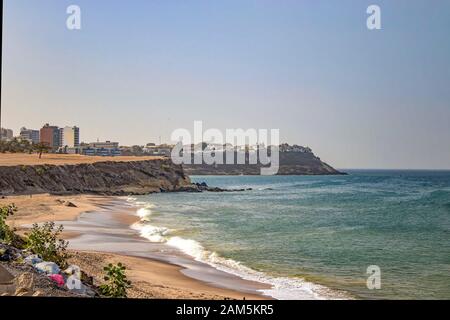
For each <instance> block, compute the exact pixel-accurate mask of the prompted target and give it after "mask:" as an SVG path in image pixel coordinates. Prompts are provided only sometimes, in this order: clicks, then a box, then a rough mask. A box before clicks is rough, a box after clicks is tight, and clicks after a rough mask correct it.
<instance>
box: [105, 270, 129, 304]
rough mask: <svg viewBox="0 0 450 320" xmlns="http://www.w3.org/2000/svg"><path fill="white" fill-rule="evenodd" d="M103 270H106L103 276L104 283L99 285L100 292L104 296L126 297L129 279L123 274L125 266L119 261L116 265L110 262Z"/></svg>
mask: <svg viewBox="0 0 450 320" xmlns="http://www.w3.org/2000/svg"><path fill="white" fill-rule="evenodd" d="M103 270H104V271H105V272H106V276H105V277H104V278H103V279H104V280H105V281H106V283H105V284H103V285H101V286H100V287H99V289H100V293H101V294H102V295H104V296H106V297H112V298H126V297H127V289H128V288H130V287H131V281H129V280H127V276H126V275H125V270H126V267H125V266H124V265H122V264H121V263H120V262H119V263H118V264H117V266H115V265H113V264H112V263H110V264H109V265H108V266H106V267H104V268H103Z"/></svg>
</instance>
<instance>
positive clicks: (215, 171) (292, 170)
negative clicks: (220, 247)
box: [183, 152, 345, 175]
mask: <svg viewBox="0 0 450 320" xmlns="http://www.w3.org/2000/svg"><path fill="white" fill-rule="evenodd" d="M279 156H280V159H279V160H280V166H279V170H278V173H277V174H278V175H340V174H345V173H343V172H340V171H338V170H336V169H334V168H333V167H331V166H330V165H328V164H327V163H325V162H323V161H322V160H320V158H319V157H317V156H316V155H314V153H312V152H280V154H279ZM246 157H247V159H248V156H246ZM235 158H236V155H235ZM261 167H263V166H262V165H261V164H227V165H220V164H219V165H207V164H190V165H183V169H184V171H185V173H186V174H188V175H241V174H243V175H259V174H261Z"/></svg>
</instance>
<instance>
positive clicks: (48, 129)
mask: <svg viewBox="0 0 450 320" xmlns="http://www.w3.org/2000/svg"><path fill="white" fill-rule="evenodd" d="M40 141H41V142H42V143H45V144H46V145H47V146H49V147H50V148H52V149H53V150H57V149H58V148H59V147H60V145H61V142H60V132H59V128H58V127H57V126H51V125H49V124H48V123H46V124H45V125H44V126H43V127H42V128H41V131H40Z"/></svg>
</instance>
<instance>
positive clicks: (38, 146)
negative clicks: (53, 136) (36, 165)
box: [34, 142, 51, 159]
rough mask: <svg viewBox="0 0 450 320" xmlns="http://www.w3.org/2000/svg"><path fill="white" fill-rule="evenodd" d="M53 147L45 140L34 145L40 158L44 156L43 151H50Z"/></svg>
mask: <svg viewBox="0 0 450 320" xmlns="http://www.w3.org/2000/svg"><path fill="white" fill-rule="evenodd" d="M50 149H51V148H50V147H49V146H48V145H47V144H46V143H44V142H39V143H36V144H35V145H34V150H36V151H37V152H38V153H39V159H41V157H42V153H44V152H48V150H50Z"/></svg>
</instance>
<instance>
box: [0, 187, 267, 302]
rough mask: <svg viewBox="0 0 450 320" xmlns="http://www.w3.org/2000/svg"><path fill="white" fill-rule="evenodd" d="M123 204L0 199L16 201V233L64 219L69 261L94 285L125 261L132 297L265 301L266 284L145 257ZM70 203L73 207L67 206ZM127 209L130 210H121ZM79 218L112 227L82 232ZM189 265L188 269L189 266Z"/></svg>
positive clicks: (179, 260) (177, 260) (100, 199)
mask: <svg viewBox="0 0 450 320" xmlns="http://www.w3.org/2000/svg"><path fill="white" fill-rule="evenodd" d="M122 202H124V199H119V198H116V197H105V196H94V195H75V196H54V195H48V194H41V195H33V196H31V197H30V196H10V197H5V198H3V199H0V205H6V204H10V203H14V204H16V206H17V207H18V208H19V210H18V212H17V214H15V215H14V216H13V217H11V218H10V219H9V220H8V223H9V224H10V225H11V226H14V227H16V228H18V230H19V232H25V231H26V229H27V228H28V227H29V226H30V225H31V224H33V223H40V222H45V221H57V222H61V221H64V223H62V224H63V225H64V226H65V227H66V230H65V231H64V234H63V237H64V238H66V239H69V241H70V242H71V243H73V244H74V245H73V247H72V250H71V252H72V258H71V263H74V264H77V265H79V266H80V267H81V268H82V269H83V270H85V271H86V272H87V273H88V274H90V275H92V276H93V277H94V282H95V283H96V284H99V283H101V281H102V274H103V271H102V268H103V266H104V265H107V264H108V263H117V262H122V263H124V264H125V265H126V266H127V269H128V270H127V275H128V277H129V278H130V279H131V280H132V282H133V288H131V289H130V291H129V297H131V298H161V299H244V298H245V299H269V297H265V296H262V295H259V294H258V292H257V290H258V289H264V288H267V286H266V285H263V284H259V283H252V282H248V283H247V282H246V281H244V280H242V282H241V280H240V279H238V278H237V277H233V276H231V275H227V274H221V273H220V272H218V271H216V270H212V269H213V268H210V267H207V266H202V265H201V264H200V263H196V262H193V261H190V260H189V259H187V258H186V257H182V256H180V257H176V254H175V255H174V257H173V259H172V257H171V258H170V262H167V259H166V261H164V259H162V258H161V259H160V257H158V256H157V255H147V254H145V248H148V246H151V245H152V244H150V243H148V242H147V241H146V240H144V239H141V238H140V237H138V236H136V235H134V234H132V232H131V229H130V230H129V231H128V230H127V229H128V228H125V227H126V226H130V225H131V224H132V223H134V222H136V221H138V220H139V218H138V217H137V216H135V215H134V214H133V212H134V209H133V208H128V209H127V208H126V207H120V208H119V209H116V210H113V208H115V204H117V203H122ZM68 203H70V204H72V205H73V206H72V205H71V206H68ZM127 210H128V212H124V211H127ZM106 216H108V218H107V219H106V218H105V217H106ZM81 217H86V219H87V220H89V219H91V220H92V219H94V220H96V219H97V220H96V222H97V223H100V222H101V223H105V220H111V222H109V223H110V225H113V226H114V228H109V225H107V224H105V225H106V226H108V228H106V227H97V226H96V227H95V229H93V228H85V229H83V228H81V229H80V227H79V224H80V223H79V222H78V220H79V219H80V218H81ZM97 217H98V218H97ZM87 220H86V221H87ZM86 221H82V227H85V225H86ZM93 225H94V224H93ZM119 225H120V229H119V228H118V226H119ZM93 230H95V231H93ZM115 230H119V231H117V232H118V233H122V234H121V235H120V237H122V238H120V241H119V242H117V245H114V246H111V245H109V242H108V241H109V240H105V242H104V243H103V244H102V240H101V239H102V238H103V237H104V236H105V237H106V238H108V236H107V235H109V234H110V235H111V237H113V236H117V235H116V234H115V232H116V231H115ZM102 232H104V234H103V235H102ZM99 234H100V236H99ZM80 248H81V249H83V250H80ZM99 248H100V250H98V249H99ZM84 249H88V250H84ZM139 250H140V251H139ZM118 252H120V253H118ZM143 256H144V257H143ZM166 258H167V257H166ZM191 266H192V268H189V267H191ZM189 269H192V270H189ZM216 273H217V274H216ZM235 278H236V279H235ZM213 279H215V280H213ZM222 281H223V284H222ZM234 284H237V286H236V287H237V288H240V287H241V286H242V288H244V289H243V290H234V289H233V288H231V287H233V285H234Z"/></svg>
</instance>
